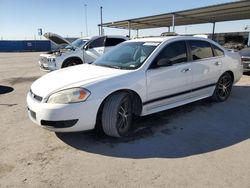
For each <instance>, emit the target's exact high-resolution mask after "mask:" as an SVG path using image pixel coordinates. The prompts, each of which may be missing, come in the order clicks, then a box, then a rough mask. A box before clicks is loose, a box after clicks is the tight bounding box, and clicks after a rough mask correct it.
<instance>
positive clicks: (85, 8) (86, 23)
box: [84, 4, 88, 36]
mask: <svg viewBox="0 0 250 188" xmlns="http://www.w3.org/2000/svg"><path fill="white" fill-rule="evenodd" d="M87 6H88V5H87V4H84V10H85V29H86V36H88V19H87Z"/></svg>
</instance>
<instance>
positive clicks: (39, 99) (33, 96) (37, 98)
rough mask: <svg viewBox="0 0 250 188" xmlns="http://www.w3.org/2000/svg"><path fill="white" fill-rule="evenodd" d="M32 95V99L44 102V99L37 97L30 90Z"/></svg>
mask: <svg viewBox="0 0 250 188" xmlns="http://www.w3.org/2000/svg"><path fill="white" fill-rule="evenodd" d="M30 95H31V97H32V98H33V99H35V100H37V101H39V102H41V101H42V100H43V98H42V97H40V96H38V95H36V94H35V93H33V91H32V90H30Z"/></svg>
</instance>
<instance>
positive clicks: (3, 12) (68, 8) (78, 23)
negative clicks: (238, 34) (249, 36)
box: [0, 0, 250, 39]
mask: <svg viewBox="0 0 250 188" xmlns="http://www.w3.org/2000/svg"><path fill="white" fill-rule="evenodd" d="M231 1H232V0H205V1H204V0H195V1H194V0H174V1H173V0H151V1H147V0H126V1H125V0H124V1H121V0H70V1H66V0H0V39H34V38H35V37H36V38H38V34H37V29H38V28H42V29H43V32H48V31H50V32H54V33H57V34H59V35H62V36H64V37H66V36H69V37H79V36H80V35H81V33H82V35H86V29H85V25H86V24H85V7H84V4H87V23H88V34H89V35H90V36H93V35H98V27H97V25H98V24H99V23H100V6H103V21H104V22H111V21H119V20H124V19H128V18H135V17H142V16H150V15H155V14H161V13H168V12H172V11H178V10H185V9H191V8H198V7H202V6H207V5H214V4H219V3H226V2H231ZM246 25H250V20H244V21H233V22H221V23H217V25H216V30H215V32H231V31H243V30H244V26H246ZM164 31H167V29H166V28H160V29H150V30H141V31H140V32H139V33H140V35H159V34H160V33H162V32H164ZM176 31H177V33H182V34H185V33H209V32H211V31H212V24H200V25H189V26H179V27H176ZM105 34H122V35H127V34H128V31H126V30H121V29H107V28H105ZM135 34H136V33H135V32H132V35H135Z"/></svg>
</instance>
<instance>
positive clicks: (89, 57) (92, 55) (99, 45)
mask: <svg viewBox="0 0 250 188" xmlns="http://www.w3.org/2000/svg"><path fill="white" fill-rule="evenodd" d="M104 42H105V37H98V38H96V39H94V40H92V41H90V42H89V44H88V45H87V48H86V49H85V50H84V55H83V56H84V61H85V63H92V62H94V61H95V60H96V59H97V58H98V57H100V56H101V55H102V54H103V53H104Z"/></svg>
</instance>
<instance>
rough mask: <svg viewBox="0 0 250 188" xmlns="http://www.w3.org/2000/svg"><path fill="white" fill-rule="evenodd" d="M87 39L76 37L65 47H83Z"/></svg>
mask: <svg viewBox="0 0 250 188" xmlns="http://www.w3.org/2000/svg"><path fill="white" fill-rule="evenodd" d="M87 41H88V39H76V40H75V41H73V42H72V43H71V44H70V45H67V46H66V47H65V48H72V47H76V48H81V47H83V45H84V44H85V43H86V42H87Z"/></svg>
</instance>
